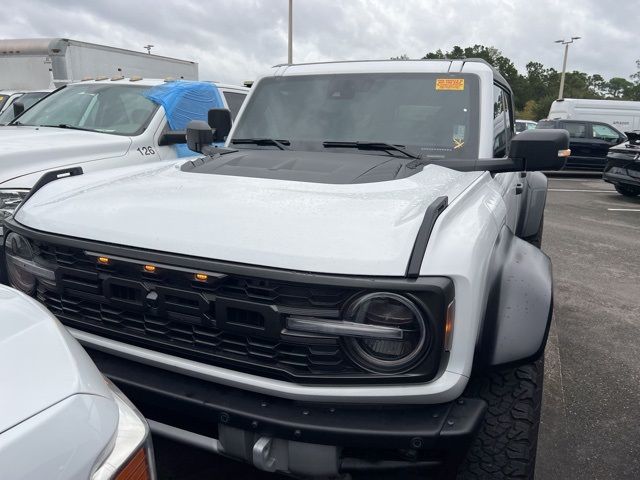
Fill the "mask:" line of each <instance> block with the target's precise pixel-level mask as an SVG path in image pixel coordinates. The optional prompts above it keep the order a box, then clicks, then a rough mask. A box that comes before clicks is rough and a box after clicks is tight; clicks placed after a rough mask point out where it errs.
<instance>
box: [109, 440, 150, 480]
mask: <svg viewBox="0 0 640 480" xmlns="http://www.w3.org/2000/svg"><path fill="white" fill-rule="evenodd" d="M150 479H151V473H150V472H149V462H147V452H146V451H145V449H144V448H141V449H140V450H138V452H137V453H136V454H135V455H134V456H133V457H131V460H129V462H128V463H127V464H126V465H125V466H124V468H123V469H122V470H120V473H118V476H117V477H116V478H115V480H150Z"/></svg>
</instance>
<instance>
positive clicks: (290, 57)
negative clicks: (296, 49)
mask: <svg viewBox="0 0 640 480" xmlns="http://www.w3.org/2000/svg"><path fill="white" fill-rule="evenodd" d="M287 63H288V64H289V65H291V64H292V63H293V0H289V45H288V55H287Z"/></svg>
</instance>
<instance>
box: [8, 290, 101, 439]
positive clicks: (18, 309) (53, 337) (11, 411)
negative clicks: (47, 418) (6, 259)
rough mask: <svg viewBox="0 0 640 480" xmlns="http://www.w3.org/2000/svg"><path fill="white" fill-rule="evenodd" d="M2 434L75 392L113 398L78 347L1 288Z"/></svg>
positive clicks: (37, 308)
mask: <svg viewBox="0 0 640 480" xmlns="http://www.w3.org/2000/svg"><path fill="white" fill-rule="evenodd" d="M0 385H1V389H2V394H1V395H0V412H2V414H0V433H2V432H4V431H6V430H8V429H10V428H11V427H13V426H15V425H17V424H19V423H21V422H22V421H24V420H26V419H28V418H30V417H32V416H33V415H36V414H37V413H39V412H41V411H43V410H45V409H47V408H49V407H50V406H52V405H54V404H56V403H58V402H60V401H61V400H63V399H65V398H68V397H70V396H72V395H75V394H78V393H86V394H91V395H99V396H102V397H106V398H112V397H111V394H110V393H109V390H108V387H107V386H106V384H105V382H104V379H103V378H102V376H101V375H100V373H99V372H98V370H97V368H96V367H95V365H94V364H93V363H92V362H91V360H90V359H89V357H88V355H87V354H86V353H85V351H84V350H83V349H82V347H81V346H80V345H79V344H78V342H76V341H75V340H74V339H73V338H72V337H71V335H70V334H69V333H68V332H67V331H66V329H65V328H64V327H62V326H61V325H60V323H58V321H57V320H56V319H55V318H54V317H53V316H52V315H51V314H50V313H49V312H48V311H47V310H46V309H45V308H44V307H42V306H41V305H40V304H39V303H37V302H36V301H35V300H33V299H31V298H29V297H27V296H25V295H23V294H21V293H18V292H17V291H16V290H13V289H10V288H8V287H6V286H4V285H0Z"/></svg>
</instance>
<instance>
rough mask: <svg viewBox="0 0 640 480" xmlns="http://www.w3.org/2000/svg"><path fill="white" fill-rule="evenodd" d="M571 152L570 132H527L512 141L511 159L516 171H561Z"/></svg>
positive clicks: (542, 130)
mask: <svg viewBox="0 0 640 480" xmlns="http://www.w3.org/2000/svg"><path fill="white" fill-rule="evenodd" d="M570 154H571V150H569V132H567V131H566V130H560V129H535V130H526V131H524V132H522V133H521V134H520V135H518V136H515V137H514V138H513V139H512V140H511V148H510V150H509V159H510V160H511V161H512V162H513V164H514V165H516V166H517V168H516V169H515V170H516V171H518V170H519V171H529V172H532V171H538V170H560V169H561V168H562V167H564V163H565V161H566V158H567V157H568V156H569V155H570Z"/></svg>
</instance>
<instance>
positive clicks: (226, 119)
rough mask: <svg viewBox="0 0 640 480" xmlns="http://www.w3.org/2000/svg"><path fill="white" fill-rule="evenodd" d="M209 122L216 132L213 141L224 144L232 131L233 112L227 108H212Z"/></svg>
mask: <svg viewBox="0 0 640 480" xmlns="http://www.w3.org/2000/svg"><path fill="white" fill-rule="evenodd" d="M208 120H209V126H210V127H211V128H212V129H213V130H214V131H215V133H214V136H213V140H214V141H215V142H224V140H225V138H226V137H227V135H229V132H230V131H231V112H230V111H229V110H228V109H226V108H212V109H211V110H209V116H208Z"/></svg>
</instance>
